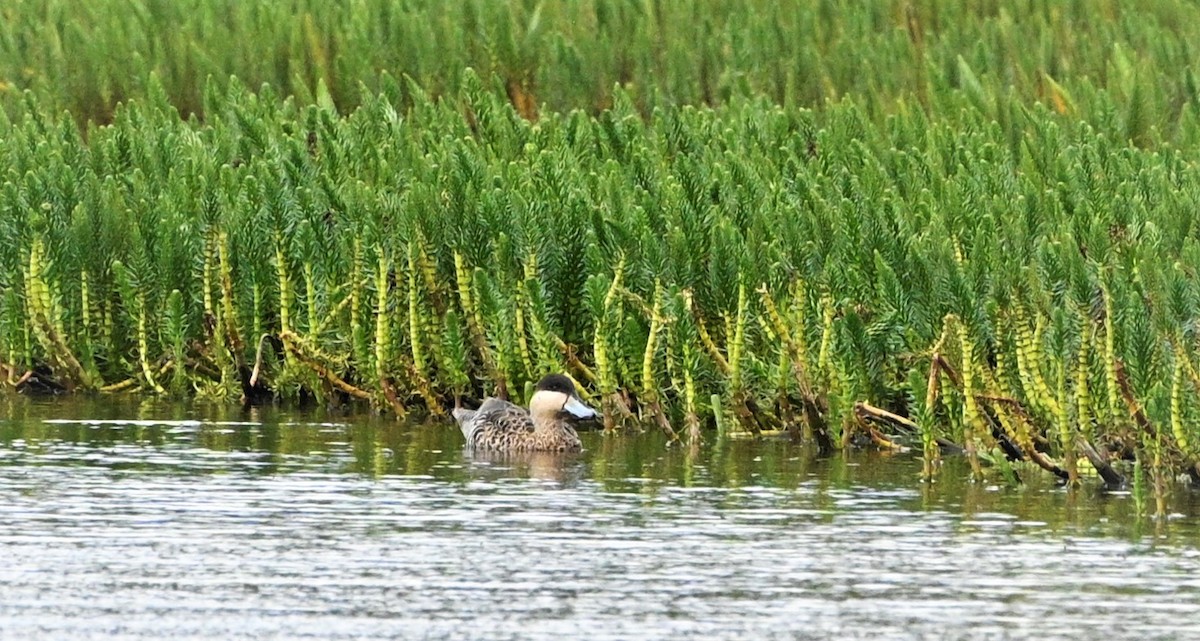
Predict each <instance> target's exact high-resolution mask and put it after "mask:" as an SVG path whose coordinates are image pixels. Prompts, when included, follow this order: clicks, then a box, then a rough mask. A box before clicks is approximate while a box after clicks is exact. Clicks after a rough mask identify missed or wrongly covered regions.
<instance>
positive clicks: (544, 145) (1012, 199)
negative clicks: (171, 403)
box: [0, 0, 1200, 479]
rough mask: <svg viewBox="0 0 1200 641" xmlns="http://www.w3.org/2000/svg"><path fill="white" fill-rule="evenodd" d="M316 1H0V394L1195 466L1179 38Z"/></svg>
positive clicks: (1096, 26)
mask: <svg viewBox="0 0 1200 641" xmlns="http://www.w3.org/2000/svg"><path fill="white" fill-rule="evenodd" d="M98 4H101V5H102V4H104V3H98ZM333 4H334V3H329V5H328V6H327V4H326V3H317V2H311V3H310V2H305V1H303V0H297V1H296V2H292V3H262V2H239V3H224V2H217V1H215V0H208V1H206V2H195V3H189V2H143V3H140V4H139V3H134V4H133V5H132V6H134V7H135V10H134V11H135V13H137V14H138V16H139V21H133V22H131V23H128V24H127V23H121V24H117V23H115V22H106V20H108V18H104V16H106V15H109V14H107V13H103V12H100V10H99V9H95V10H96V11H97V12H98V13H96V14H95V15H91V14H86V15H85V13H86V12H87V11H91V9H88V10H85V9H82V8H79V7H77V6H76V5H75V4H68V3H62V4H56V3H30V2H27V3H20V2H19V3H16V4H13V5H11V6H9V7H6V8H5V9H3V10H0V12H2V13H4V14H5V15H6V17H9V18H11V19H10V20H8V21H7V22H6V25H5V26H4V27H3V29H5V30H6V31H4V32H3V34H2V37H0V48H8V50H9V51H11V52H13V55H12V56H8V57H7V59H6V62H4V63H2V64H12V65H15V66H14V67H13V68H12V69H10V70H6V71H3V72H0V73H5V74H10V75H19V76H21V77H22V78H23V80H22V81H21V82H20V83H14V82H9V87H10V89H9V91H8V94H6V95H8V96H9V100H8V101H7V106H8V110H7V111H8V113H9V116H8V118H7V119H6V120H4V121H3V122H0V181H3V184H2V189H3V193H2V195H0V238H4V239H5V240H4V241H3V242H0V363H3V364H4V365H6V366H7V367H6V370H7V375H8V379H9V382H10V383H13V384H18V383H19V385H20V386H23V387H24V388H30V387H31V386H32V385H34V383H37V384H39V385H42V386H44V387H52V388H56V387H65V388H68V389H88V390H104V391H109V392H119V391H126V390H131V389H141V390H146V391H151V392H156V393H160V394H174V395H181V396H183V395H192V394H201V395H204V396H215V397H228V398H235V397H237V396H238V395H245V396H247V397H249V398H259V397H268V396H272V395H275V396H278V397H282V398H293V399H294V398H314V397H315V398H319V399H323V400H328V401H338V400H343V399H350V398H358V399H361V400H363V401H365V402H369V403H371V404H372V405H374V406H375V407H378V408H382V409H389V410H391V411H394V412H396V413H398V414H402V413H404V412H405V411H406V408H411V407H414V406H423V407H425V408H426V409H427V410H428V411H430V412H433V413H440V412H442V411H444V409H445V408H446V407H448V406H449V405H450V404H451V403H453V402H454V401H455V400H456V399H458V398H460V397H463V396H468V397H469V396H478V395H481V394H483V393H491V392H493V391H495V390H496V389H499V390H500V391H501V392H506V393H508V394H509V395H510V396H512V397H514V398H515V399H516V400H520V399H521V398H522V397H523V396H525V394H526V393H527V392H526V390H527V389H528V385H529V384H530V383H531V382H532V381H535V380H536V379H537V378H538V377H539V376H540V375H541V374H543V373H546V372H548V371H556V370H565V371H568V372H571V373H572V374H573V375H574V376H576V378H578V379H580V380H581V382H583V383H584V387H585V389H586V390H587V393H588V395H589V396H596V397H598V398H599V400H600V402H601V403H602V404H603V406H604V409H605V414H606V419H607V420H608V421H609V425H610V427H611V426H616V425H618V424H620V423H622V422H629V421H630V420H633V419H635V417H636V418H640V419H642V420H646V421H656V422H657V423H658V424H659V425H661V426H663V428H664V429H665V430H667V431H668V432H673V431H674V429H676V428H678V427H680V426H686V428H687V431H688V433H689V435H690V436H691V437H692V438H695V437H696V436H697V435H698V434H699V430H700V427H701V426H702V425H703V424H705V423H709V422H711V423H715V424H716V425H717V427H718V429H722V430H735V429H736V430H748V431H750V432H758V431H760V430H764V429H776V428H781V429H788V430H794V431H795V432H796V434H797V435H799V436H803V437H807V438H814V439H816V440H818V441H819V442H821V443H822V444H825V445H827V446H838V445H840V444H843V443H845V442H847V441H848V439H849V438H850V436H851V434H852V432H857V433H859V434H866V435H870V436H872V437H873V438H875V440H876V441H877V442H881V443H885V441H884V438H883V437H882V435H881V434H880V431H879V430H878V426H879V425H886V426H888V430H892V429H893V428H896V429H912V430H914V432H915V434H914V436H913V438H914V439H918V438H919V439H920V440H921V441H923V443H924V447H925V450H926V454H927V456H928V458H929V460H930V461H932V460H934V459H935V458H936V454H937V446H938V442H939V439H940V441H941V443H942V444H943V445H945V444H946V441H947V440H950V441H953V442H955V443H960V444H963V445H964V446H965V447H966V448H967V450H968V452H969V453H970V454H971V455H972V456H971V460H972V462H975V461H977V454H982V455H983V456H984V457H985V458H986V457H987V456H988V451H990V450H992V449H993V448H995V447H997V446H1004V447H1006V448H1008V450H1009V453H1010V455H1012V456H1014V457H1017V458H1032V459H1034V460H1035V461H1038V462H1039V464H1041V465H1042V466H1043V467H1045V468H1047V469H1050V470H1052V471H1054V472H1055V473H1056V474H1061V475H1063V476H1064V477H1065V476H1070V477H1074V476H1076V474H1077V472H1076V469H1075V463H1074V460H1075V457H1076V455H1077V451H1083V452H1085V453H1088V454H1089V456H1088V458H1089V459H1091V462H1092V463H1093V464H1094V465H1097V466H1099V467H1103V466H1104V459H1106V458H1107V456H1106V455H1107V453H1109V452H1113V453H1117V454H1120V455H1127V454H1128V455H1133V454H1137V455H1139V457H1140V458H1146V460H1147V461H1150V463H1148V467H1150V468H1152V469H1153V470H1155V471H1156V472H1157V473H1158V476H1157V477H1156V478H1158V479H1161V478H1162V471H1163V470H1167V469H1169V468H1170V467H1171V466H1172V465H1177V466H1178V467H1177V468H1176V469H1189V470H1192V471H1194V470H1195V468H1194V467H1193V463H1194V461H1195V459H1196V451H1197V447H1198V443H1200V431H1198V430H1197V429H1196V427H1195V426H1196V422H1195V417H1196V414H1197V412H1198V409H1197V403H1196V398H1195V396H1196V395H1195V390H1196V389H1198V388H1200V376H1198V375H1197V372H1196V369H1195V367H1194V365H1193V361H1194V359H1195V356H1196V354H1195V353H1196V351H1197V344H1198V343H1197V339H1198V338H1200V337H1198V336H1197V335H1196V332H1197V319H1200V286H1198V283H1197V278H1196V276H1197V274H1196V271H1195V270H1196V269H1197V267H1198V266H1200V232H1198V231H1197V221H1196V217H1197V214H1198V213H1200V180H1198V178H1200V165H1197V157H1196V152H1195V149H1196V145H1197V144H1200V118H1198V117H1200V100H1198V98H1200V94H1198V93H1197V90H1196V87H1197V83H1196V74H1195V72H1194V71H1193V68H1192V67H1191V66H1189V65H1190V64H1191V63H1192V58H1193V57H1194V56H1193V54H1192V53H1191V52H1190V45H1189V38H1190V36H1192V35H1200V34H1193V33H1192V32H1194V31H1200V26H1197V25H1200V20H1195V19H1193V18H1195V17H1197V16H1193V15H1192V14H1194V13H1197V11H1198V10H1197V9H1196V8H1195V7H1193V6H1191V5H1187V4H1184V3H1179V2H1168V1H1166V0H1163V1H1161V2H1152V3H1149V6H1148V7H1147V8H1145V9H1144V10H1143V12H1141V13H1138V14H1136V15H1134V14H1132V13H1130V14H1126V13H1125V12H1124V10H1122V9H1121V8H1120V6H1119V5H1118V4H1116V3H1108V4H1099V5H1093V4H1077V5H1071V6H1062V7H1060V6H1059V3H1046V4H1045V6H1043V5H1042V4H1041V3H1016V2H1014V3H962V4H961V5H951V6H943V5H941V4H940V3H930V4H929V5H928V6H926V5H923V4H921V3H915V4H913V5H909V4H903V3H897V4H896V5H894V6H884V5H881V6H880V7H878V8H873V9H872V8H861V7H858V6H857V5H854V6H850V5H848V6H836V5H834V4H833V3H824V2H811V3H795V4H796V5H799V6H794V5H793V6H789V7H787V10H783V9H771V10H766V5H770V6H771V7H774V6H775V3H763V4H764V7H760V8H763V9H764V10H763V11H761V12H749V11H745V10H743V9H739V8H738V7H739V6H740V5H738V4H737V3H721V2H702V1H700V0H694V1H692V2H661V3H655V2H647V3H635V2H616V1H613V2H603V1H600V0H597V2H594V3H562V5H561V7H560V6H559V5H554V6H555V7H559V8H551V5H549V4H547V5H545V6H543V5H537V6H533V5H531V4H530V3H519V2H512V3H484V2H461V3H447V4H446V5H442V4H440V3H420V2H413V3H401V2H388V1H386V0H364V1H363V2H357V3H348V4H342V5H340V8H333ZM35 5H37V6H38V7H41V8H40V9H38V10H37V11H35ZM192 5H194V6H192ZM310 5H311V6H310ZM997 5H1002V6H997ZM1026 5H1033V6H1026ZM488 12H493V13H494V14H495V15H493V13H488ZM485 14H486V15H485ZM1014 15H1020V16H1021V19H1019V20H1017V19H1015V18H1014V17H1013V16H1014ZM415 17H419V18H420V19H416V18H415ZM176 22H177V23H178V24H175V23H176ZM167 23H171V24H172V27H171V28H166V27H164V26H162V25H164V24H167ZM130 25H132V26H130ZM156 25H157V26H156ZM131 30H132V31H131ZM593 33H596V34H599V35H600V37H599V38H598V39H596V38H585V37H584V35H585V34H593ZM33 34H38V35H37V36H36V37H35V38H34V41H36V42H38V43H40V44H41V47H40V48H39V47H31V46H29V44H30V42H32V41H31V40H29V38H31V37H34V35H33ZM68 36H69V37H68ZM210 42H212V43H216V42H224V43H226V44H227V43H229V42H235V43H237V46H206V43H210ZM434 42H438V43H440V44H439V47H438V48H436V49H435V48H434V47H433V43H434ZM75 47H79V48H81V49H80V50H76V49H74V48H75ZM117 47H127V48H130V51H131V52H130V53H129V54H128V55H125V56H123V60H124V61H125V62H126V63H128V65H127V66H120V65H118V66H115V67H112V68H105V67H104V65H107V64H114V65H115V64H117V63H109V62H105V61H108V60H112V59H113V58H114V55H113V54H114V52H115V51H117V50H118V49H117ZM18 52H19V54H20V55H17V53H18ZM101 52H103V53H104V54H105V55H100V53H101ZM23 56H24V57H23ZM115 57H118V58H121V56H115ZM0 59H5V58H3V57H0ZM68 61H72V64H67V62H68ZM77 61H82V62H83V63H84V64H78V65H76V64H74V62H77ZM466 64H477V65H478V67H479V68H480V69H481V72H480V74H478V75H477V74H476V72H474V71H471V70H469V69H468V70H466V71H463V69H464V65H466ZM89 65H95V67H92V66H89ZM381 68H386V69H394V70H396V71H398V72H403V73H405V74H408V75H409V76H410V77H411V78H410V79H405V80H399V79H397V78H399V77H400V76H399V75H392V74H388V73H383V74H379V73H377V70H379V69H381ZM584 70H586V71H588V73H584ZM27 72H28V73H27ZM152 72H153V73H152ZM230 72H233V73H236V74H237V75H238V76H239V77H241V78H244V79H245V80H246V82H247V83H249V84H248V85H247V84H246V83H244V82H243V81H240V80H237V79H234V80H229V81H220V80H212V81H209V82H208V83H207V84H206V83H204V82H203V80H202V78H201V77H202V76H204V75H207V74H209V73H213V74H214V76H216V77H219V78H226V77H228V74H229V73H230ZM412 78H415V80H414V79H412ZM260 81H270V82H271V86H276V87H283V88H285V90H286V91H288V92H295V94H296V96H295V97H292V98H288V99H282V98H280V97H279V95H278V94H277V93H276V90H275V89H272V88H271V86H267V87H264V88H263V89H261V90H259V91H257V92H255V91H250V90H249V89H247V86H251V87H257V86H259V82H260ZM22 83H24V84H28V85H29V86H32V87H33V90H32V91H31V92H30V93H27V94H24V97H23V98H22V99H19V100H18V99H16V96H17V94H16V92H15V91H13V90H12V87H13V86H14V84H22ZM614 83H616V86H615V88H614ZM621 85H625V86H624V87H622V86H621ZM128 96H137V99H136V100H132V101H130V102H129V103H128V104H125V105H123V106H119V107H116V108H115V111H111V112H110V110H111V109H112V108H113V106H112V105H113V101H115V100H117V99H119V98H123V97H128ZM1039 100H1040V102H1038V101H1039ZM535 101H536V102H535ZM803 105H811V106H813V107H815V109H805V108H801V107H800V106H803ZM62 106H68V107H71V111H70V112H67V113H65V114H58V112H57V108H59V107H62ZM535 107H536V108H535ZM535 112H540V113H537V114H535ZM192 114H202V115H203V118H202V119H201V118H198V117H191V115H192ZM185 116H186V117H185ZM88 118H94V119H98V120H100V121H103V122H106V123H109V124H105V125H97V124H94V122H93V123H90V124H86V125H80V124H78V123H79V122H80V121H84V122H87V119H88ZM256 356H257V357H258V361H257V363H256ZM26 371H32V372H35V373H36V376H35V377H34V378H32V379H31V378H30V377H29V376H26V377H25V379H23V380H21V379H20V377H21V375H22V374H23V373H24V372H26ZM859 401H865V402H867V403H868V404H867V405H856V403H857V402H859ZM877 408H886V409H890V410H893V411H895V412H896V413H898V414H900V415H902V416H908V417H911V419H912V422H909V421H908V420H907V419H904V418H902V417H897V416H891V415H889V414H887V413H886V412H882V411H880V410H878V409H877ZM977 447H978V448H980V450H981V451H980V452H978V453H977V452H976V448H977ZM1045 452H1049V453H1050V456H1051V457H1053V459H1054V460H1057V461H1058V463H1055V462H1054V461H1052V460H1051V459H1050V458H1048V457H1047V455H1046V454H1045ZM1093 455H1095V456H1093ZM994 458H995V459H996V460H997V461H998V462H1001V463H1002V459H1001V458H999V457H994ZM1060 464H1061V467H1059V465H1060ZM1002 467H1003V465H1002ZM930 471H932V469H931V470H930Z"/></svg>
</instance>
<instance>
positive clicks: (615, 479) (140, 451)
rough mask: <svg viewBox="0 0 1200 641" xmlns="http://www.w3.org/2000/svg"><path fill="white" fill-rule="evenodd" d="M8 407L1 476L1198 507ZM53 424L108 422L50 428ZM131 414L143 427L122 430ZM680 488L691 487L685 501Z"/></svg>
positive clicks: (385, 427) (1051, 525)
mask: <svg viewBox="0 0 1200 641" xmlns="http://www.w3.org/2000/svg"><path fill="white" fill-rule="evenodd" d="M7 408H8V410H9V415H10V416H11V418H10V419H9V420H6V421H4V422H0V465H6V466H10V465H57V466H62V465H68V466H90V467H103V468H109V469H111V470H112V471H113V473H114V474H122V473H131V472H137V473H148V474H172V475H174V474H182V475H192V474H232V475H243V474H244V475H280V474H282V475H287V474H293V473H301V474H335V475H342V474H352V475H361V476H364V477H371V478H377V479H380V480H382V481H386V480H387V479H388V478H389V477H390V478H401V477H406V478H414V477H420V478H423V479H424V478H432V479H435V480H436V481H437V482H447V483H451V484H460V483H472V482H477V481H483V482H485V485H483V486H481V487H482V488H483V491H491V490H487V489H486V488H487V487H490V486H488V485H487V483H491V482H499V481H505V480H507V481H510V482H511V481H515V480H520V479H536V480H542V481H553V482H555V483H558V484H560V485H562V486H564V487H574V488H578V487H580V486H594V487H595V488H596V489H597V490H598V491H604V492H617V493H634V494H639V495H642V496H644V497H645V500H646V501H649V502H657V501H659V500H669V501H670V502H671V503H672V505H676V504H679V505H685V506H686V504H687V502H688V501H701V502H710V501H715V502H716V503H717V504H719V505H721V506H723V507H725V508H730V509H736V508H738V507H739V506H742V505H745V504H753V503H754V502H755V501H756V500H758V499H756V498H755V497H762V496H767V497H775V498H773V499H772V500H779V499H781V498H782V499H783V501H784V502H783V505H784V506H787V507H794V508H797V509H800V510H803V511H804V512H805V513H806V514H808V513H809V512H810V511H811V514H810V516H809V517H806V518H812V519H814V522H827V521H831V520H833V519H836V518H837V517H838V515H839V514H841V513H842V512H844V511H846V510H849V509H853V511H855V512H860V513H861V511H862V510H863V509H865V508H864V507H863V504H862V502H863V501H866V502H867V503H866V507H867V508H870V506H871V505H874V504H875V503H876V502H877V503H878V504H879V509H884V510H893V509H908V510H915V511H923V512H946V513H947V514H950V515H954V516H962V517H964V518H965V520H964V521H963V522H962V523H960V524H959V525H958V526H957V527H958V530H959V531H960V532H961V533H964V534H967V533H972V532H976V531H984V530H986V529H987V528H995V527H1000V528H1004V529H1005V531H1010V530H1011V531H1023V532H1028V533H1032V534H1036V533H1039V532H1040V533H1046V534H1048V535H1050V534H1067V533H1086V534H1091V535H1095V534H1103V535H1115V536H1120V537H1124V538H1129V539H1133V540H1136V539H1140V538H1141V537H1142V536H1143V535H1147V534H1153V535H1154V536H1155V537H1156V539H1157V540H1161V541H1165V542H1171V541H1180V542H1183V541H1185V540H1187V537H1189V536H1194V534H1195V528H1196V525H1197V523H1200V497H1198V496H1196V495H1194V493H1189V492H1177V493H1174V494H1172V495H1170V496H1166V497H1164V500H1165V501H1166V503H1165V506H1164V507H1165V510H1166V511H1167V512H1171V513H1176V514H1178V515H1182V516H1183V517H1185V518H1183V519H1171V520H1156V521H1155V522H1154V524H1153V528H1150V527H1149V525H1150V522H1149V521H1147V520H1145V519H1143V518H1142V515H1143V514H1144V513H1145V512H1144V510H1145V509H1146V508H1144V507H1141V506H1140V501H1141V500H1142V499H1139V498H1137V497H1138V495H1139V492H1143V491H1146V490H1145V489H1144V488H1137V489H1135V490H1134V491H1133V492H1131V493H1124V492H1118V493H1110V492H1105V491H1102V490H1101V489H1099V488H1097V487H1086V488H1076V489H1063V488H1061V487H1058V486H1057V485H1056V484H1055V483H1054V481H1053V480H1052V479H1050V478H1047V477H1046V476H1043V475H1037V474H1032V475H1028V476H1027V478H1026V480H1025V483H1023V484H1022V485H1019V486H1010V485H1008V484H1004V483H997V484H986V483H975V482H970V481H969V480H968V479H969V476H970V474H969V464H968V463H967V461H966V460H965V459H964V458H963V457H961V456H952V457H946V458H945V460H944V465H946V466H947V468H948V469H947V473H946V474H944V475H942V476H940V477H939V479H938V480H937V482H935V483H920V482H919V478H920V472H921V462H920V460H919V459H918V458H917V457H916V456H914V455H913V454H896V453H889V452H872V451H848V452H843V453H838V454H835V455H832V456H829V455H823V454H821V453H820V452H819V451H818V450H816V449H815V448H812V447H808V446H801V445H796V444H793V443H789V442H788V441H786V440H783V439H768V440H751V439H729V440H724V441H719V442H712V443H708V444H705V445H703V446H701V447H699V448H697V449H696V450H694V451H691V452H689V451H688V450H687V449H685V448H666V447H664V445H665V436H664V435H662V434H661V433H659V432H650V433H647V434H643V435H640V436H619V437H613V436H605V435H603V434H600V433H585V434H584V440H585V448H586V449H585V451H584V453H583V454H581V455H572V456H566V457H564V456H561V455H546V456H533V455H531V456H512V455H507V454H502V455H498V456H493V457H489V456H487V455H478V456H473V455H469V454H468V453H464V452H463V451H462V450H461V435H459V434H458V433H457V432H456V431H455V430H454V429H453V427H452V426H447V425H441V424H436V425H398V424H396V423H395V422H394V421H391V420H388V419H381V418H379V417H363V416H359V417H333V416H328V415H325V414H324V413H319V412H318V413H295V412H286V411H279V410H275V409H272V408H260V409H258V410H255V412H254V413H252V414H246V413H243V412H239V411H230V409H229V408H228V407H227V406H224V405H217V406H180V405H174V404H164V403H143V404H139V405H129V404H126V403H121V404H112V403H106V402H91V401H85V402H76V401H71V402H66V403H60V404H35V403H30V402H28V401H23V402H15V403H9V404H8V405H7ZM55 416H72V417H74V416H91V417H93V419H94V420H95V421H112V422H111V423H94V424H86V423H78V422H70V423H47V422H44V419H46V418H53V417H55ZM131 416H137V417H138V419H133V420H141V421H145V422H144V423H131V422H129V421H130V420H131V419H129V418H128V417H131ZM121 417H125V418H121ZM121 421H124V422H121ZM380 487H381V488H383V487H386V484H385V485H381V486H380ZM683 488H688V491H687V492H684V493H682V494H681V493H680V490H681V489H683ZM706 488H708V489H711V490H714V492H708V491H705V489H706ZM693 490H696V491H699V492H693ZM381 491H384V490H381ZM688 497H690V498H688ZM681 501H682V503H679V502H681ZM847 501H854V502H856V503H855V505H856V506H857V507H853V508H851V506H850V505H848V504H846V502H847ZM681 509H682V508H681ZM1150 509H1151V510H1152V509H1153V508H1152V507H1151V508H1150Z"/></svg>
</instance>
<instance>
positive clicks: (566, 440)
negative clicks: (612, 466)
mask: <svg viewBox="0 0 1200 641" xmlns="http://www.w3.org/2000/svg"><path fill="white" fill-rule="evenodd" d="M597 416H598V414H597V413H596V410H594V409H592V408H590V407H588V406H587V404H586V403H584V402H583V401H582V400H581V399H580V398H579V392H577V391H576V390H575V383H574V382H573V381H572V380H571V378H570V377H569V376H567V375H565V374H549V375H547V376H545V377H543V378H542V380H540V381H538V384H537V387H535V388H534V392H533V396H532V397H530V399H529V410H528V411H526V410H525V408H523V407H521V406H519V405H514V404H512V403H509V402H508V401H505V400H502V399H499V398H492V397H488V398H486V399H484V401H483V404H481V405H480V406H479V409H477V410H469V409H463V408H455V410H454V420H456V421H458V426H459V428H460V429H462V433H463V436H464V437H466V439H467V448H468V449H474V450H488V451H494V452H578V451H580V450H582V449H583V443H582V442H580V440H579V434H578V433H577V432H576V431H575V427H574V426H573V425H572V424H571V421H573V420H588V419H594V418H596V417H597Z"/></svg>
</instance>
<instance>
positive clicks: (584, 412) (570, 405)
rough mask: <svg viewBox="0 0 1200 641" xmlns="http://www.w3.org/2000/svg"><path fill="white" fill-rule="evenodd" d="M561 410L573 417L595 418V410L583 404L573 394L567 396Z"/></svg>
mask: <svg viewBox="0 0 1200 641" xmlns="http://www.w3.org/2000/svg"><path fill="white" fill-rule="evenodd" d="M563 411H564V412H566V413H568V414H570V415H571V416H574V417H575V418H581V419H588V418H596V410H594V409H592V408H590V407H588V406H587V405H584V404H583V402H581V401H580V400H579V399H577V398H575V397H574V396H571V397H568V398H567V403H566V404H565V405H563Z"/></svg>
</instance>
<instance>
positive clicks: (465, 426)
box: [453, 407, 477, 436]
mask: <svg viewBox="0 0 1200 641" xmlns="http://www.w3.org/2000/svg"><path fill="white" fill-rule="evenodd" d="M476 411H477V410H469V409H465V408H462V407H456V408H454V412H453V414H454V420H456V421H458V426H459V427H460V428H461V429H462V431H463V435H464V436H466V435H467V432H469V431H470V430H471V426H470V423H471V419H473V418H475V413H476Z"/></svg>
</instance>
